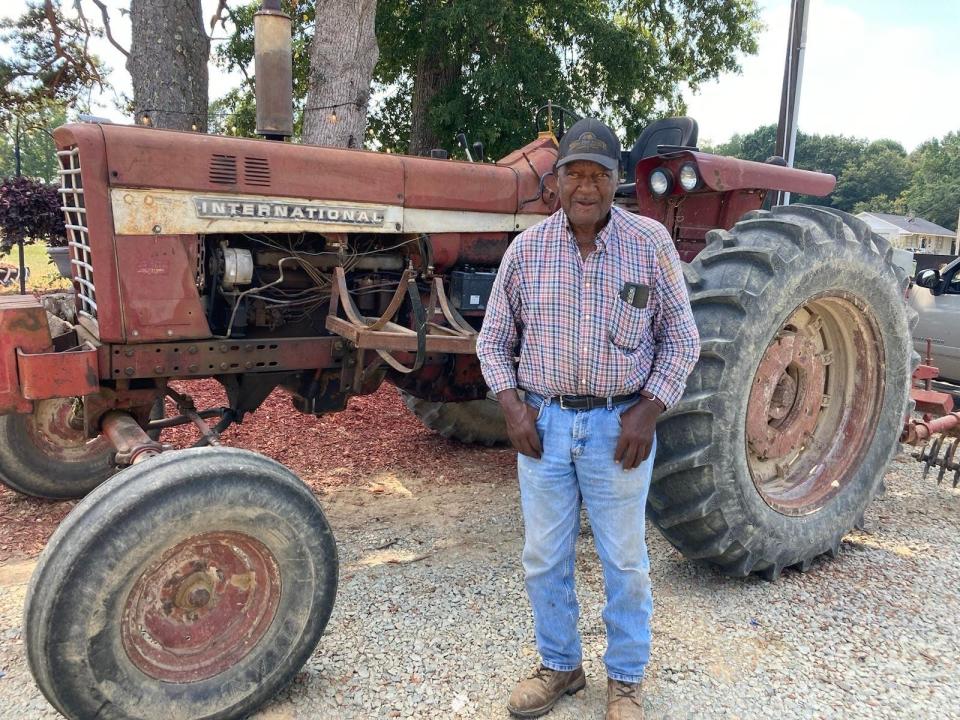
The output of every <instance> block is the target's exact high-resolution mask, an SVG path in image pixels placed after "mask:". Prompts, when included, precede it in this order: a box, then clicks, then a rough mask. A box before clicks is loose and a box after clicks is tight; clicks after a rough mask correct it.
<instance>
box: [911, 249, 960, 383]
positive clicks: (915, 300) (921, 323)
mask: <svg viewBox="0 0 960 720" xmlns="http://www.w3.org/2000/svg"><path fill="white" fill-rule="evenodd" d="M910 306H911V307H912V308H913V309H914V310H916V312H917V315H918V317H919V320H918V322H917V325H916V327H915V328H913V345H914V348H915V349H916V351H917V352H918V353H920V355H921V357H925V356H926V353H927V341H928V340H929V342H930V353H931V358H932V364H933V365H935V366H936V367H937V368H938V369H939V370H940V379H941V380H946V381H947V382H950V383H953V384H960V258H958V259H956V260H954V261H953V262H951V263H950V264H949V265H947V266H946V267H944V268H943V270H942V271H937V270H921V271H920V273H919V274H918V276H917V280H916V283H915V284H914V286H913V287H911V288H910Z"/></svg>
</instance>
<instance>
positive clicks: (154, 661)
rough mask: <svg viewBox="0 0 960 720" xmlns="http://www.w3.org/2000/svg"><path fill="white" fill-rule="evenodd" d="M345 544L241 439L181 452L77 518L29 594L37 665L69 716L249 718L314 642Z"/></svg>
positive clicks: (80, 509)
mask: <svg viewBox="0 0 960 720" xmlns="http://www.w3.org/2000/svg"><path fill="white" fill-rule="evenodd" d="M337 567H338V562H337V554H336V543H335V541H334V538H333V534H332V533H331V531H330V527H329V525H328V523H327V520H326V518H325V517H324V514H323V511H322V510H321V508H320V505H319V504H318V503H317V501H316V499H315V498H314V496H313V494H312V493H311V492H310V490H309V489H308V488H307V487H306V486H305V485H304V484H303V483H302V482H301V481H300V480H299V479H298V478H297V477H296V476H295V475H294V474H293V473H291V472H290V471H289V470H287V469H286V468H284V467H283V466H282V465H280V464H279V463H276V462H274V461H273V460H270V459H269V458H266V457H263V456H262V455H257V454H255V453H252V452H248V451H245V450H237V449H232V448H196V449H190V450H182V451H179V452H171V453H168V454H163V455H160V456H158V457H156V458H152V459H150V460H147V461H144V462H143V463H140V464H137V465H134V466H132V467H130V468H128V469H127V470H124V471H123V472H121V473H118V474H117V475H116V476H114V477H113V478H112V479H110V480H108V481H107V482H105V483H104V484H102V485H101V486H100V487H98V488H97V489H96V490H94V491H93V492H92V493H90V495H88V496H87V497H86V498H85V499H84V500H83V501H81V502H80V504H79V505H77V507H76V508H75V509H74V510H73V512H71V513H70V515H68V516H67V518H66V520H64V522H63V523H62V524H61V525H60V527H59V528H58V529H57V531H56V532H55V533H54V535H53V537H52V538H51V539H50V542H49V543H48V545H47V547H46V549H45V550H44V552H43V554H42V555H41V556H40V560H39V562H38V564H37V568H36V570H35V571H34V574H33V578H32V579H31V582H30V587H29V589H28V592H27V600H26V607H25V611H24V630H25V644H26V651H27V660H28V662H29V666H30V670H31V672H32V673H33V676H34V679H35V680H36V682H37V685H38V686H39V688H40V690H41V691H42V692H43V694H44V695H45V696H46V698H47V699H48V700H49V701H50V703H51V704H52V705H53V706H54V707H56V708H57V709H58V710H59V711H60V712H61V713H63V714H64V715H65V716H66V717H68V718H72V719H80V718H93V717H115V718H128V719H131V720H155V719H156V718H161V717H162V718H168V719H169V720H201V719H212V718H236V717H244V716H246V715H247V714H248V713H250V712H252V711H253V710H254V709H256V708H257V707H258V706H259V705H261V704H262V703H263V702H264V701H266V700H267V699H268V698H269V697H271V696H272V695H273V694H274V693H275V692H276V691H277V690H278V689H279V688H281V687H282V686H283V685H285V684H286V683H287V682H288V681H289V680H290V679H291V678H292V677H293V676H294V674H295V673H296V672H298V671H299V669H300V668H301V667H302V665H303V664H304V662H306V660H307V658H308V657H309V656H310V654H311V653H312V652H313V650H314V648H315V646H316V645H317V642H318V641H319V640H320V636H321V635H322V633H323V630H324V628H325V627H326V624H327V621H328V619H329V617H330V613H331V610H332V608H333V602H334V597H335V594H336V585H337Z"/></svg>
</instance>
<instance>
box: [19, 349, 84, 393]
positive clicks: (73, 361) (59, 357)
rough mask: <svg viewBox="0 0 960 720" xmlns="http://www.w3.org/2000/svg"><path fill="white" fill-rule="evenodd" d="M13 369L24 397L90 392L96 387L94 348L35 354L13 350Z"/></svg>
mask: <svg viewBox="0 0 960 720" xmlns="http://www.w3.org/2000/svg"><path fill="white" fill-rule="evenodd" d="M17 368H18V370H19V374H20V388H21V392H22V393H23V397H25V398H26V399H28V400H47V399H49V398H62V397H74V396H79V395H90V394H92V393H95V392H97V391H98V390H99V389H100V379H99V372H98V364H97V351H96V350H95V349H88V350H77V351H72V352H51V353H36V354H34V353H25V352H23V350H21V349H17Z"/></svg>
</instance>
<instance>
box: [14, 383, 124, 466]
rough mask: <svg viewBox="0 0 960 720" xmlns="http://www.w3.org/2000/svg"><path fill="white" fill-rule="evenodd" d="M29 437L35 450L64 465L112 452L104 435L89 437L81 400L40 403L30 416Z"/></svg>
mask: <svg viewBox="0 0 960 720" xmlns="http://www.w3.org/2000/svg"><path fill="white" fill-rule="evenodd" d="M26 428H27V434H28V436H29V437H30V441H31V442H32V443H33V445H34V447H36V448H38V449H39V450H40V451H41V452H42V453H43V454H44V455H46V456H47V457H50V458H53V459H55V460H57V461H59V462H62V463H79V462H85V461H87V460H93V459H95V458H98V457H100V456H101V455H103V454H104V453H105V452H108V451H110V450H112V446H111V445H110V443H109V442H108V441H107V440H106V439H105V438H103V437H102V436H100V437H96V438H93V439H92V440H91V439H89V438H87V436H86V434H85V433H84V432H83V415H82V410H81V406H80V400H79V399H78V398H57V399H54V400H40V401H39V402H37V403H36V405H35V408H34V411H33V414H31V415H29V416H28V417H27V423H26Z"/></svg>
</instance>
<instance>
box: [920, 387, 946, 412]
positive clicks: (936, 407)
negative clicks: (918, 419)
mask: <svg viewBox="0 0 960 720" xmlns="http://www.w3.org/2000/svg"><path fill="white" fill-rule="evenodd" d="M910 397H911V398H913V399H914V400H915V401H916V403H917V407H916V409H917V412H921V413H931V414H934V415H938V416H939V415H946V414H947V413H949V412H950V411H951V410H953V397H952V396H951V395H949V394H947V393H943V392H937V391H936V390H923V389H921V388H912V389H911V390H910Z"/></svg>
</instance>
